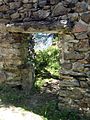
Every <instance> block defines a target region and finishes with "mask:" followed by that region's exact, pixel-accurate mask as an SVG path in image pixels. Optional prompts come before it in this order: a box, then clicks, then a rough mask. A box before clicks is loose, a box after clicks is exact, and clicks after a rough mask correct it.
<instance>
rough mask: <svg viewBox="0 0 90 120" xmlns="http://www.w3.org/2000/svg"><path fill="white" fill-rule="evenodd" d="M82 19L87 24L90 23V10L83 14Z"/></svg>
mask: <svg viewBox="0 0 90 120" xmlns="http://www.w3.org/2000/svg"><path fill="white" fill-rule="evenodd" d="M81 19H82V20H83V21H84V22H86V23H87V24H89V23H90V12H89V13H84V14H82V16H81Z"/></svg>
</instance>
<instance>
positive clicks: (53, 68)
mask: <svg viewBox="0 0 90 120" xmlns="http://www.w3.org/2000/svg"><path fill="white" fill-rule="evenodd" d="M35 66H36V75H37V74H40V72H43V71H44V70H47V71H49V72H50V73H51V74H53V75H58V70H59V49H58V48H57V47H56V46H51V47H49V48H48V49H47V50H44V51H39V52H37V53H36V58H35Z"/></svg>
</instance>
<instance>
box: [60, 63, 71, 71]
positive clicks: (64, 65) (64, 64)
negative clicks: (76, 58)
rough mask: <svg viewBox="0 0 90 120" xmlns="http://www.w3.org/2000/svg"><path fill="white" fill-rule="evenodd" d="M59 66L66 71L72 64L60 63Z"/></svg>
mask: <svg viewBox="0 0 90 120" xmlns="http://www.w3.org/2000/svg"><path fill="white" fill-rule="evenodd" d="M61 66H62V67H63V68H65V69H68V70H69V69H71V68H72V64H71V63H68V62H64V63H62V64H61Z"/></svg>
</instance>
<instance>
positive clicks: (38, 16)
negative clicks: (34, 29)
mask: <svg viewBox="0 0 90 120" xmlns="http://www.w3.org/2000/svg"><path fill="white" fill-rule="evenodd" d="M49 14H50V12H49V11H46V10H39V11H37V12H34V13H33V15H34V18H35V19H45V18H47V17H48V16H49Z"/></svg>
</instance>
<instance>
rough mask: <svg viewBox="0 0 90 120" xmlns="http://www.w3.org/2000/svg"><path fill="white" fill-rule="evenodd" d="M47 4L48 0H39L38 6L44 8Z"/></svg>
mask: <svg viewBox="0 0 90 120" xmlns="http://www.w3.org/2000/svg"><path fill="white" fill-rule="evenodd" d="M46 3H47V0H38V4H39V6H40V7H44V6H45V5H46Z"/></svg>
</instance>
